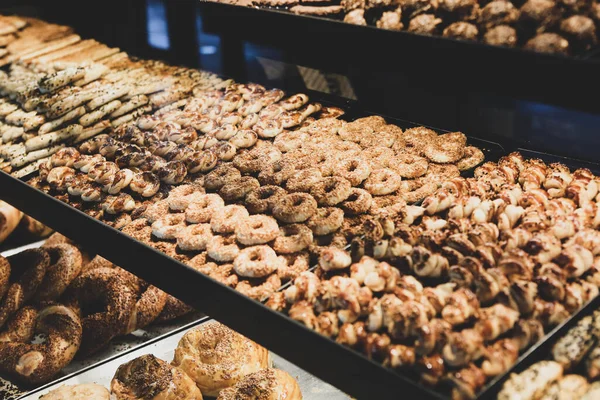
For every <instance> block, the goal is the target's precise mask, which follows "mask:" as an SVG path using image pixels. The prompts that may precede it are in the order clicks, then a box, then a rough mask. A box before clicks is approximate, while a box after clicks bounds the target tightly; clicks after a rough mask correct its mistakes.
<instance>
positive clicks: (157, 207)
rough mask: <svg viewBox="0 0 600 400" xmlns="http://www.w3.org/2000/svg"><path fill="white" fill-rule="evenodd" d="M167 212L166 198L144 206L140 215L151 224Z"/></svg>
mask: <svg viewBox="0 0 600 400" xmlns="http://www.w3.org/2000/svg"><path fill="white" fill-rule="evenodd" d="M168 213H169V203H168V202H167V200H166V199H165V200H159V201H157V202H156V203H152V204H150V205H148V206H147V207H146V209H145V210H144V211H143V212H142V213H141V216H142V217H143V218H145V219H146V220H148V223H150V224H152V223H154V222H155V221H158V220H159V219H161V218H162V217H164V216H165V215H167V214H168Z"/></svg>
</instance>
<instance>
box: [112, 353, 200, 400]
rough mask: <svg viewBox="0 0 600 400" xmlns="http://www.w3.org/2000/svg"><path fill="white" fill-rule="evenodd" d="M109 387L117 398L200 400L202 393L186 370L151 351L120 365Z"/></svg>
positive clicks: (124, 399) (120, 399)
mask: <svg viewBox="0 0 600 400" xmlns="http://www.w3.org/2000/svg"><path fill="white" fill-rule="evenodd" d="M110 389H111V392H112V395H113V396H114V397H115V399H117V400H127V399H132V398H136V399H142V398H143V399H165V400H175V399H180V398H185V399H189V400H202V393H200V390H199V389H198V388H197V387H196V384H195V383H194V381H193V380H192V379H191V378H190V377H189V376H187V375H186V374H185V372H183V371H182V370H181V369H179V368H177V367H175V366H170V365H169V364H167V363H166V362H164V361H162V360H160V359H158V358H156V357H155V356H153V355H152V354H146V355H143V356H141V357H138V358H135V359H133V360H131V361H129V362H127V363H125V364H122V365H120V366H119V368H118V369H117V371H116V372H115V376H114V377H113V379H112V381H111V383H110Z"/></svg>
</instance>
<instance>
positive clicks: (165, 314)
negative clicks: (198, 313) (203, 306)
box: [154, 295, 194, 323]
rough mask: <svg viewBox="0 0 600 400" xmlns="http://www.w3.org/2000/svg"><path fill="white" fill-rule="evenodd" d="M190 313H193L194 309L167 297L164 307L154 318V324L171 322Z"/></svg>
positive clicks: (171, 297)
mask: <svg viewBox="0 0 600 400" xmlns="http://www.w3.org/2000/svg"><path fill="white" fill-rule="evenodd" d="M192 311H194V309H193V308H192V307H190V306H188V305H187V304H185V303H184V302H183V301H181V300H179V299H177V298H176V297H173V296H171V295H167V301H166V303H165V306H164V307H163V309H162V311H161V312H160V314H159V315H158V317H156V319H155V320H154V322H156V323H161V322H167V321H172V320H174V319H177V318H179V317H183V316H184V315H186V314H189V313H191V312H192Z"/></svg>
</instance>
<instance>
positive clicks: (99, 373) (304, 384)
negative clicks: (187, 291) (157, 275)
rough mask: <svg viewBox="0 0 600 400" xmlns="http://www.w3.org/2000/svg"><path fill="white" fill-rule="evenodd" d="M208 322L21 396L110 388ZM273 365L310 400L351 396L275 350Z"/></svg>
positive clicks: (167, 355) (27, 399)
mask: <svg viewBox="0 0 600 400" xmlns="http://www.w3.org/2000/svg"><path fill="white" fill-rule="evenodd" d="M206 322H208V318H203V319H201V320H199V321H196V322H193V323H191V324H188V325H186V326H184V327H182V328H180V329H177V330H176V331H173V332H171V333H169V334H165V335H163V336H161V337H158V338H156V339H155V340H152V341H150V342H148V343H146V344H143V345H141V346H138V347H137V348H135V349H131V350H129V351H126V352H123V353H121V354H119V355H117V356H115V357H112V358H110V359H107V360H104V361H102V362H99V363H96V364H94V365H91V366H90V367H88V368H85V369H82V370H81V371H79V372H77V373H73V374H70V375H67V376H65V377H63V378H61V379H58V380H56V381H54V382H52V383H50V384H48V385H45V386H43V387H40V388H38V389H36V390H34V391H32V392H30V393H28V394H27V395H25V396H23V397H20V399H23V400H37V399H38V398H39V397H40V396H42V395H44V394H46V393H48V392H49V391H51V390H53V389H56V388H57V387H59V386H61V385H75V384H79V383H92V382H93V383H98V384H100V385H102V386H104V387H106V388H110V381H111V380H112V378H113V376H114V374H115V372H116V370H117V368H118V367H119V366H120V365H121V364H124V363H126V362H127V361H130V360H132V359H134V358H136V357H139V356H142V355H144V354H154V355H155V356H156V357H158V358H160V359H162V360H165V361H167V362H170V361H171V360H172V359H173V355H174V352H175V348H176V347H177V343H178V342H179V340H180V339H181V337H182V336H183V335H184V334H185V333H186V332H187V331H188V330H189V329H191V328H193V327H196V326H200V325H202V324H204V323H206ZM271 356H272V359H273V366H274V367H276V368H279V369H282V370H284V371H286V372H288V373H289V374H290V375H292V376H293V377H294V378H296V379H297V380H298V384H299V385H300V390H301V391H302V397H303V398H304V399H306V400H347V399H349V398H350V397H349V396H348V395H346V394H344V393H343V392H341V391H339V390H338V389H336V388H334V387H333V386H331V385H329V384H327V383H325V382H323V381H321V380H319V379H317V378H316V377H314V376H313V375H311V374H309V373H308V372H306V371H304V370H303V369H301V368H298V367H297V366H295V365H294V364H292V363H290V362H288V361H286V360H285V359H283V358H281V357H279V356H278V355H276V354H273V353H271Z"/></svg>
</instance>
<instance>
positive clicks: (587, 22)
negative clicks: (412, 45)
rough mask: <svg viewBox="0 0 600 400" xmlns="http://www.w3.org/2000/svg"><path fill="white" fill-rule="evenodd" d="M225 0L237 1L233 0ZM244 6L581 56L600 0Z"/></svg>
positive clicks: (280, 1) (301, 1)
mask: <svg viewBox="0 0 600 400" xmlns="http://www.w3.org/2000/svg"><path fill="white" fill-rule="evenodd" d="M221 2H225V3H232V1H230V0H221ZM233 3H234V4H238V5H242V6H259V7H285V8H288V9H289V10H290V11H291V12H293V13H295V14H300V15H315V16H325V17H330V18H336V19H342V18H343V20H344V21H345V22H347V23H351V24H355V25H371V26H377V27H378V28H382V29H390V30H398V31H400V30H406V31H408V32H413V33H419V34H424V35H442V36H444V37H448V38H454V39H460V40H480V41H483V42H484V43H487V44H491V45H494V46H507V47H516V46H519V47H520V46H522V47H523V48H525V49H528V50H532V51H537V52H544V53H556V54H563V55H580V54H583V53H585V52H586V51H588V50H590V49H591V48H593V47H595V46H596V45H597V42H598V32H597V30H596V25H597V24H598V22H599V21H600V13H599V11H600V5H599V4H598V3H597V2H596V1H585V0H577V1H562V0H559V1H555V0H529V1H518V2H517V1H515V2H511V1H508V0H494V1H485V2H479V1H475V0H461V1H449V0H441V1H432V0H422V1H414V0H342V1H341V3H340V2H337V1H314V0H251V1H248V0H240V1H233Z"/></svg>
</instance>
